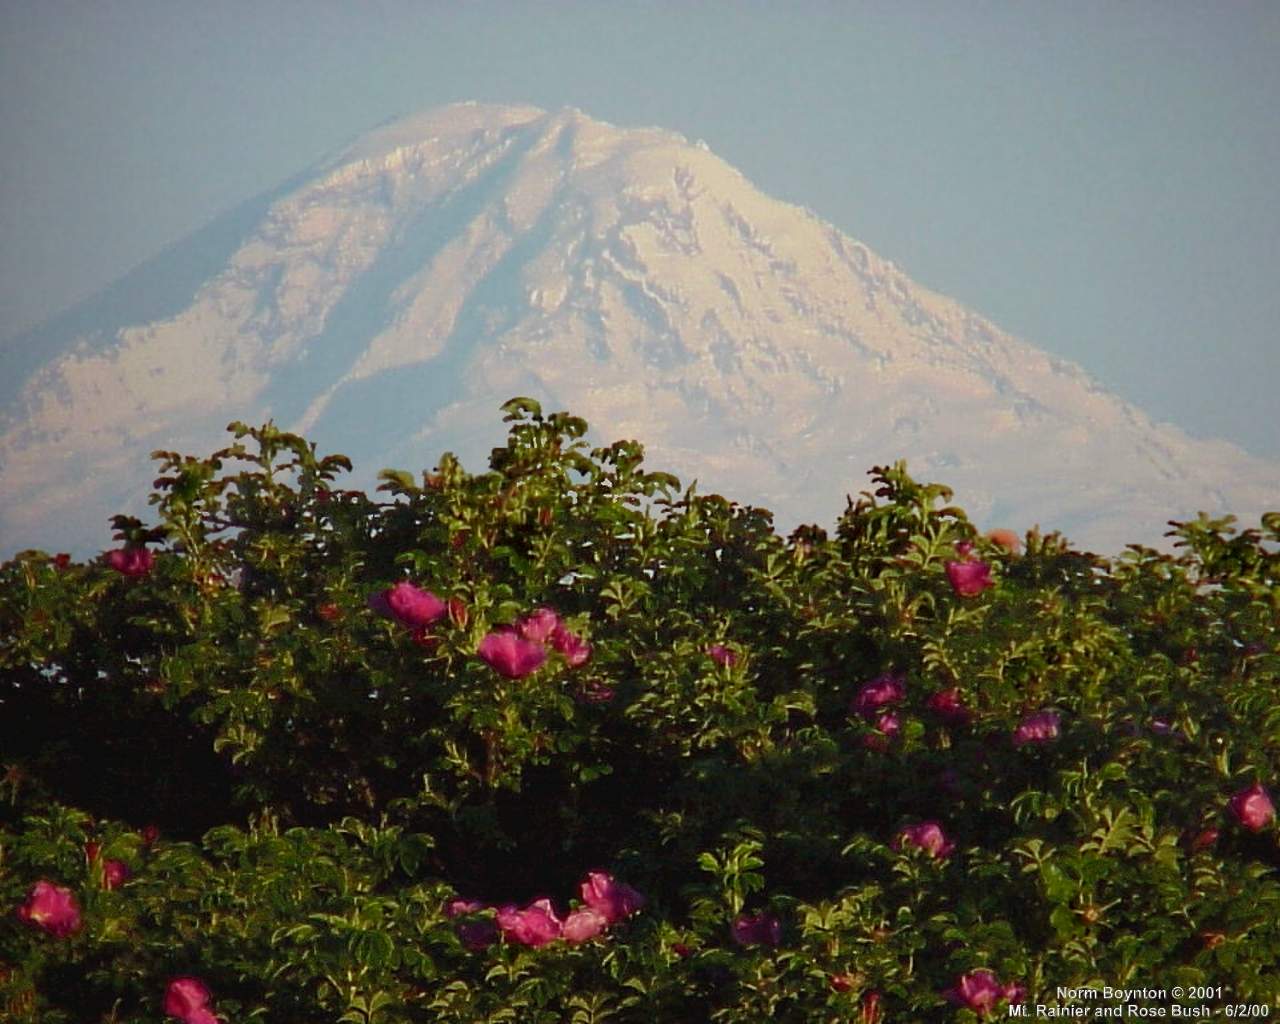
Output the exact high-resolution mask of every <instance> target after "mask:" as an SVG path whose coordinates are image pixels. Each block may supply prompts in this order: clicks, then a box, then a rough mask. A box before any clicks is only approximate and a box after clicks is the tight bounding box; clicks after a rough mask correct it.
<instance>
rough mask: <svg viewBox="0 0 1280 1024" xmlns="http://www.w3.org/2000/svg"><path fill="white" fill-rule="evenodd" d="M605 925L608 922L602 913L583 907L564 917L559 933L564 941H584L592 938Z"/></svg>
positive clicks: (605, 926) (606, 925)
mask: <svg viewBox="0 0 1280 1024" xmlns="http://www.w3.org/2000/svg"><path fill="white" fill-rule="evenodd" d="M607 927H609V922H608V921H606V920H605V917H604V914H602V913H600V911H598V910H594V909H592V908H591V907H583V908H582V909H580V910H575V911H574V912H573V913H571V914H570V915H569V916H568V917H566V918H565V919H564V929H563V931H561V933H560V934H561V936H562V937H563V938H564V940H565V942H574V943H577V942H586V941H587V940H588V939H594V938H595V937H596V936H597V935H599V934H600V933H601V932H603V931H604V930H605V929H606V928H607Z"/></svg>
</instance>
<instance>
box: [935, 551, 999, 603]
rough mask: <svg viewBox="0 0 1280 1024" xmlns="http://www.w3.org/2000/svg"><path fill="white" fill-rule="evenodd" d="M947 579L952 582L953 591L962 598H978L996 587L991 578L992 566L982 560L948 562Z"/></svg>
mask: <svg viewBox="0 0 1280 1024" xmlns="http://www.w3.org/2000/svg"><path fill="white" fill-rule="evenodd" d="M947 579H948V580H950V581H951V589H952V590H954V591H955V592H956V593H957V594H959V595H960V596H961V597H977V596H978V595H979V594H981V593H982V592H983V591H984V590H986V589H987V588H988V587H994V586H995V585H996V582H995V580H993V579H992V578H991V566H989V565H987V563H986V562H984V561H982V559H980V558H975V559H973V560H972V561H966V562H948V563H947Z"/></svg>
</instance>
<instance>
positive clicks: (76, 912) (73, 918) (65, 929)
mask: <svg viewBox="0 0 1280 1024" xmlns="http://www.w3.org/2000/svg"><path fill="white" fill-rule="evenodd" d="M18 918H19V920H22V921H25V922H26V923H27V924H30V925H35V927H37V928H41V929H43V930H44V931H46V932H48V933H49V934H50V935H52V936H54V937H55V938H59V939H65V938H67V937H68V936H69V935H74V934H75V933H76V932H78V931H79V930H80V904H79V903H78V902H77V900H76V894H75V893H73V892H72V891H71V890H70V889H68V888H66V887H64V886H61V885H54V884H53V883H52V882H47V881H44V880H43V879H42V880H41V881H39V882H36V884H35V885H34V886H32V887H31V892H30V893H29V894H28V895H27V901H26V902H25V903H23V904H22V905H21V906H20V907H18Z"/></svg>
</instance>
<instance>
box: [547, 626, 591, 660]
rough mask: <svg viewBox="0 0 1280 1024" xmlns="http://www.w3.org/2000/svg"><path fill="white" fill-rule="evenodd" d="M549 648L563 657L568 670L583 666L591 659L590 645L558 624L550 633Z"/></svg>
mask: <svg viewBox="0 0 1280 1024" xmlns="http://www.w3.org/2000/svg"><path fill="white" fill-rule="evenodd" d="M551 646H552V647H554V648H555V649H556V650H557V651H559V652H560V653H561V654H562V655H564V660H565V661H566V662H568V663H569V667H570V668H577V667H578V666H579V665H585V664H586V663H587V659H588V658H590V657H591V645H590V644H589V643H587V641H585V640H583V639H582V637H580V636H578V634H577V633H570V632H569V631H568V630H567V629H565V628H564V625H563V624H558V625H557V626H556V628H555V629H554V630H552V632H551Z"/></svg>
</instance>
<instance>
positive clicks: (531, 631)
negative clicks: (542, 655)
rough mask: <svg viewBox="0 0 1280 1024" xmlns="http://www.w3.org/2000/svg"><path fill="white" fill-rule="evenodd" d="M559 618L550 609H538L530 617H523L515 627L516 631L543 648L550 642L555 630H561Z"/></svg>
mask: <svg viewBox="0 0 1280 1024" xmlns="http://www.w3.org/2000/svg"><path fill="white" fill-rule="evenodd" d="M561 628H562V627H561V624H560V616H558V615H557V614H556V613H555V612H553V611H552V610H551V609H550V608H539V609H538V610H537V611H535V612H533V613H532V614H531V615H527V616H525V617H524V618H523V619H521V620H520V622H519V624H518V625H517V626H516V631H517V632H518V633H519V634H520V635H521V636H522V637H524V638H525V639H526V640H532V641H533V642H534V643H535V644H542V645H543V646H544V647H545V646H546V645H547V643H548V642H550V640H551V638H552V636H553V635H554V634H555V631H556V630H557V629H561Z"/></svg>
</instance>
